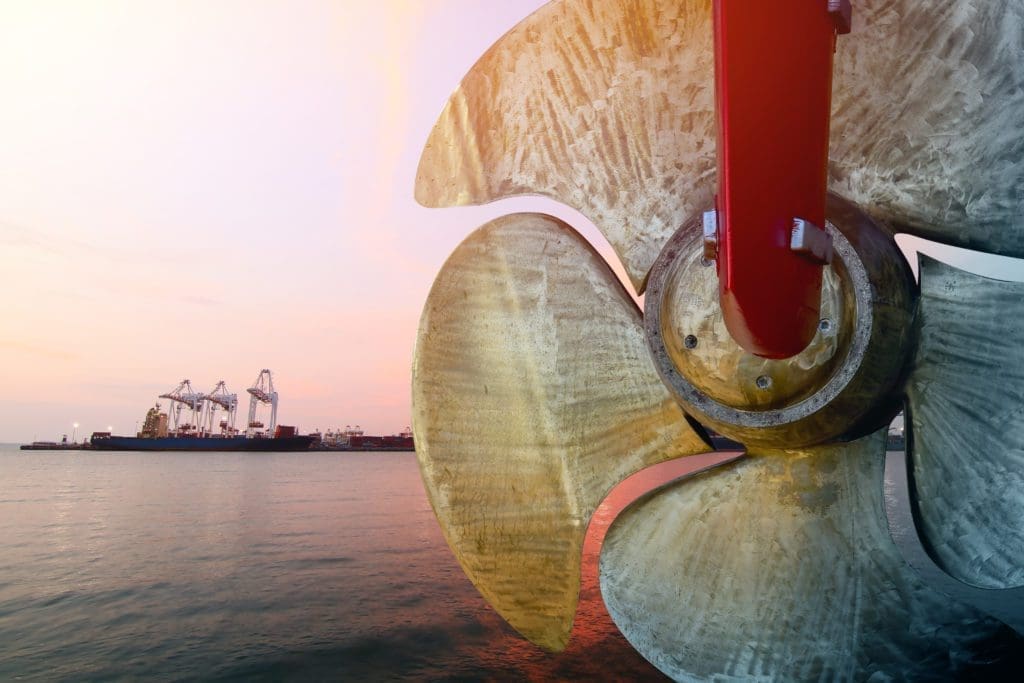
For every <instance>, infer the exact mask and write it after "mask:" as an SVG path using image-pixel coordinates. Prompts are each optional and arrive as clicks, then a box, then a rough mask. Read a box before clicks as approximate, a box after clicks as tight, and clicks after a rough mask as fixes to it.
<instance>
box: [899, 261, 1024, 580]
mask: <svg viewBox="0 0 1024 683" xmlns="http://www.w3.org/2000/svg"><path fill="white" fill-rule="evenodd" d="M920 273H921V304H920V313H919V315H920V320H921V330H920V335H921V339H920V345H919V348H918V352H917V357H916V360H915V363H914V369H913V372H912V374H911V379H910V383H909V386H908V400H909V407H910V411H909V412H910V418H911V420H910V421H909V426H910V427H911V437H912V438H911V441H910V442H909V443H910V448H909V450H910V453H911V456H912V459H913V464H914V469H913V483H914V491H915V502H916V506H917V510H918V514H919V517H920V523H921V527H922V528H921V531H922V533H923V535H924V536H925V539H926V541H927V544H928V546H929V549H930V550H931V552H932V554H933V556H934V557H935V559H936V561H937V562H938V563H939V564H940V565H942V567H943V568H944V569H945V570H946V571H948V572H949V573H951V574H952V575H953V576H955V577H956V578H958V579H960V580H961V581H964V582H966V583H969V584H973V585H976V586H983V587H988V588H1007V587H1012V586H1021V585H1024V284H1022V283H1018V282H1002V281H998V280H990V279H988V278H984V277H980V276H978V275H972V274H971V273H967V272H964V271H962V270H959V269H957V268H954V267H952V266H948V265H946V264H944V263H940V262H939V261H935V260H933V259H930V258H927V257H921V260H920Z"/></svg>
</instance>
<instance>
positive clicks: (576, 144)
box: [416, 0, 715, 291]
mask: <svg viewBox="0 0 1024 683" xmlns="http://www.w3.org/2000/svg"><path fill="white" fill-rule="evenodd" d="M711 41H712V33H711V5H710V2H708V1H707V0H682V1H681V2H680V1H678V0H672V1H671V2H669V1H667V0H637V1H631V2H596V3H595V2H583V1H580V0H556V1H555V2H551V3H549V4H547V5H545V6H544V7H542V8H540V9H539V10H537V11H536V12H534V13H533V14H532V15H530V16H529V17H527V18H526V19H525V20H523V21H522V22H521V23H520V24H519V25H518V26H516V27H515V28H513V29H512V30H511V31H509V32H508V33H507V34H505V36H504V37H503V38H501V40H499V41H498V42H497V43H495V44H494V45H493V46H492V47H491V49H490V50H488V51H487V53H486V54H484V56H483V57H481V58H480V60H479V61H478V62H477V63H476V65H475V66H474V67H473V68H472V69H471V70H470V72H469V73H468V74H467V75H466V77H465V78H464V79H463V81H462V83H461V84H460V85H459V88H458V89H457V90H456V91H455V93H454V94H453V95H452V97H451V99H450V100H449V102H448V104H447V106H446V107H445V109H444V112H443V113H442V114H441V117H440V119H439V120H438V122H437V124H436V125H435V127H434V130H433V131H432V132H431V134H430V139H429V140H428V141H427V145H426V148H425V149H424V151H423V156H422V158H421V159H420V166H419V172H418V175H417V178H416V199H417V200H418V201H419V202H420V203H422V204H424V205H426V206H452V205H462V204H482V203H486V202H489V201H493V200H495V199H500V198H502V197H508V196H512V195H519V194H540V195H545V196H548V197H552V198H554V199H557V200H559V201H561V202H564V203H566V204H569V205H571V206H573V207H574V208H576V209H578V210H579V211H581V212H582V213H583V214H584V215H585V216H587V217H588V218H589V219H590V220H592V221H594V223H595V224H596V225H597V227H598V229H600V230H601V232H602V233H603V234H604V236H605V237H606V238H607V239H608V241H609V242H610V243H611V245H612V247H613V248H614V249H615V252H616V254H617V255H618V256H619V259H620V260H621V261H622V264H623V266H624V267H625V269H626V272H627V273H628V274H629V277H630V280H631V281H632V283H633V285H634V287H636V288H637V291H640V290H641V289H642V283H643V282H644V279H645V277H646V275H647V271H648V270H650V267H651V264H653V263H654V260H655V259H656V258H657V256H658V252H659V251H660V250H661V247H662V245H663V244H664V243H665V242H666V241H667V240H668V238H669V237H671V236H672V233H673V232H675V230H676V229H677V228H678V227H679V226H680V225H682V223H683V221H685V220H686V219H687V218H688V217H689V216H691V215H693V214H694V213H695V212H696V211H698V210H703V209H705V208H706V207H707V206H710V204H711V202H712V193H713V192H714V183H713V178H714V172H715V134H714V132H715V131H714V58H713V55H712V50H711Z"/></svg>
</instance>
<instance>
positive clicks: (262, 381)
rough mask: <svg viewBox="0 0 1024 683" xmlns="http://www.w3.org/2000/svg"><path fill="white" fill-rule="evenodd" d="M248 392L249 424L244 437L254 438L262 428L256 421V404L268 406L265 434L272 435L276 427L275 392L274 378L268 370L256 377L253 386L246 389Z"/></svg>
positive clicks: (260, 423)
mask: <svg viewBox="0 0 1024 683" xmlns="http://www.w3.org/2000/svg"><path fill="white" fill-rule="evenodd" d="M246 391H248V392H249V422H248V426H247V427H246V432H245V434H246V436H249V437H252V436H255V435H256V433H257V430H259V429H262V428H263V423H262V422H259V421H258V420H257V419H256V407H257V404H258V403H265V404H269V405H270V424H269V425H268V426H267V434H269V435H271V436H272V435H273V434H274V427H276V426H277V392H276V391H274V378H273V377H272V376H271V374H270V370H267V369H266V368H264V369H263V370H260V374H259V375H258V376H257V377H256V381H255V382H253V385H252V386H251V387H249V388H248V389H246Z"/></svg>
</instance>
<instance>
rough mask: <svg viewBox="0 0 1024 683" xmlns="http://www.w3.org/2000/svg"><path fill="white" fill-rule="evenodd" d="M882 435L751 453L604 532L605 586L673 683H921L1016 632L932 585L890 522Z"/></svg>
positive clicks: (643, 503) (1009, 644) (985, 659)
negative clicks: (779, 682) (910, 561)
mask: <svg viewBox="0 0 1024 683" xmlns="http://www.w3.org/2000/svg"><path fill="white" fill-rule="evenodd" d="M884 451H885V444H884V434H883V433H881V432H879V433H875V434H872V435H870V436H868V437H864V438H863V439H860V440H859V441H856V442H852V443H849V444H844V445H837V446H823V447H817V448H814V449H809V450H803V451H789V452H783V451H762V452H757V453H753V454H751V455H750V456H749V457H747V458H744V459H742V460H739V461H736V462H735V463H733V464H730V465H725V466H722V467H719V468H717V469H715V470H712V471H710V472H707V473H705V474H700V475H697V476H694V477H691V478H686V479H682V480H679V481H677V482H674V483H672V484H668V485H666V486H664V487H662V488H661V489H657V490H655V491H653V492H651V493H649V494H647V495H646V496H645V497H643V498H640V499H639V500H638V501H636V502H634V503H633V504H632V505H631V506H630V507H628V508H627V509H626V510H625V511H624V512H623V513H622V514H621V515H620V516H619V517H618V518H617V519H616V520H615V522H613V524H612V526H611V528H610V529H609V531H608V534H607V536H606V537H605V542H604V546H603V548H602V552H601V590H602V593H603V595H604V599H605V604H606V605H607V606H608V611H609V613H610V614H611V615H612V618H613V619H614V620H615V623H616V624H617V625H618V627H619V629H620V630H621V631H622V632H623V634H625V636H626V638H627V639H628V640H629V641H630V642H631V643H632V645H633V646H634V647H635V648H636V649H637V650H639V651H640V653H641V654H643V655H644V656H645V657H646V658H647V659H648V660H650V661H651V662H652V663H653V664H654V665H655V666H657V667H658V668H659V669H661V670H662V671H663V672H665V673H666V674H668V675H669V676H671V677H673V678H675V679H678V680H710V679H714V680H726V679H729V680H732V679H740V680H751V679H757V680H775V679H787V680H868V679H871V680H875V678H876V677H877V678H878V680H893V679H896V680H922V679H931V678H934V677H935V675H936V673H937V672H938V673H939V674H941V675H942V676H946V677H952V676H953V675H954V674H956V673H957V672H961V673H963V672H965V671H967V670H969V669H970V668H971V667H973V666H975V665H981V664H986V663H990V662H992V661H993V660H996V661H998V660H999V659H1000V658H1001V657H1009V656H1010V655H1011V653H1012V652H1013V648H1014V647H1016V648H1020V646H1021V642H1020V641H1021V639H1020V638H1019V637H1018V636H1016V634H1014V633H1013V632H1012V631H1010V630H1009V629H1007V628H1006V627H1005V626H1004V625H1002V624H1001V623H1000V622H997V621H995V620H994V619H991V618H988V617H986V616H983V615H982V614H981V613H979V612H976V611H975V610H973V609H972V608H969V607H966V606H963V605H961V604H959V603H956V602H954V601H951V600H950V599H949V598H947V597H946V596H944V595H942V594H941V593H938V592H936V591H934V590H932V589H931V588H930V587H929V586H928V585H926V584H925V583H924V582H923V581H922V580H921V579H920V577H919V576H918V575H917V573H916V572H915V571H914V570H913V569H912V568H911V567H910V566H909V565H907V564H906V563H905V562H904V560H903V558H902V557H901V555H900V553H899V550H898V549H897V547H896V546H895V544H894V543H893V541H892V539H891V538H890V536H889V533H888V530H887V528H886V518H885V511H884V508H883V498H882V496H883V471H884Z"/></svg>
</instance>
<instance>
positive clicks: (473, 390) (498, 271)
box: [413, 214, 713, 650]
mask: <svg viewBox="0 0 1024 683" xmlns="http://www.w3.org/2000/svg"><path fill="white" fill-rule="evenodd" d="M413 430H414V432H415V438H416V451H417V454H418V457H419V461H420V468H421V470H422V473H423V479H424V483H425V484H426V488H427V493H428V495H429V497H430V501H431V504H432V505H433V507H434V512H435V513H436V514H437V517H438V520H439V521H440V523H441V528H442V529H443V531H444V533H445V536H446V537H447V539H448V543H449V545H450V546H451V547H452V550H453V551H454V552H455V555H456V557H457V558H458V560H459V562H460V563H461V565H462V568H463V569H464V570H465V572H466V574H467V575H468V576H469V578H470V580H472V581H473V583H474V584H475V585H476V587H477V588H478V589H479V591H480V592H481V593H482V594H483V596H484V597H485V598H487V600H488V601H489V602H490V603H491V605H492V606H493V607H494V608H495V609H496V610H497V611H498V612H499V613H500V614H501V615H502V616H503V617H504V618H505V619H506V620H507V621H508V622H509V623H510V624H511V625H512V626H513V627H514V628H515V629H516V630H518V631H519V632H520V633H522V634H523V635H524V636H526V637H527V638H529V639H530V640H532V641H533V642H534V643H536V644H538V645H541V646H543V647H545V648H548V649H551V650H560V649H562V648H564V647H565V644H566V642H567V641H568V637H569V632H570V630H571V627H572V621H573V616H574V614H575V612H576V603H577V598H578V594H579V585H580V577H579V574H580V562H581V559H582V547H583V541H584V537H585V534H586V531H587V524H588V522H589V520H590V516H591V514H592V513H593V512H594V510H595V509H596V508H597V506H598V504H599V503H600V502H601V500H602V499H603V498H604V496H605V495H606V494H607V493H608V491H609V490H610V489H611V488H612V487H613V486H615V485H616V484H618V483H619V482H620V481H622V480H623V479H625V478H626V477H628V476H629V475H631V474H633V473H634V472H637V471H639V470H640V469H642V468H644V467H645V466H647V465H651V464H654V463H657V462H662V461H665V460H669V459H672V458H676V457H679V456H683V455H688V454H696V453H706V452H708V451H711V450H713V449H712V448H711V446H710V445H709V444H708V443H707V442H705V441H704V439H703V438H702V437H700V436H698V435H697V433H696V432H694V430H693V429H692V428H691V427H690V425H689V423H688V422H687V420H686V418H685V416H684V414H683V413H682V411H681V410H680V408H679V407H678V405H677V404H676V403H675V401H674V400H673V399H672V398H671V397H670V395H669V393H668V391H667V390H666V389H665V387H664V385H662V383H661V381H660V380H659V379H658V375H657V374H656V372H655V370H654V366H653V363H652V361H651V359H650V355H649V354H648V352H647V346H646V342H645V340H644V333H643V329H642V326H641V321H640V312H639V310H638V309H637V307H636V304H635V303H634V302H633V300H632V299H631V298H630V296H629V295H628V294H627V293H626V290H625V289H624V288H623V286H622V284H621V283H620V282H619V281H618V279H617V278H616V277H615V275H614V274H613V273H612V271H611V270H610V269H609V268H608V265H607V264H606V263H605V262H604V260H603V259H602V258H601V257H600V256H599V255H598V254H597V252H596V251H594V249H593V248H592V247H591V246H590V245H589V244H588V243H587V242H586V241H585V240H584V239H583V238H582V237H580V236H579V235H578V234H577V233H576V232H575V231H573V230H572V228H570V227H569V226H567V225H566V224H564V223H562V222H561V221H558V220H557V219H554V218H551V217H548V216H542V215H539V214H516V215H512V216H506V217H503V218H500V219H498V220H496V221H493V222H491V223H489V224H487V225H485V226H484V227H482V228H480V229H479V230H477V231H476V232H474V233H473V234H472V235H470V237H469V238H467V239H466V241H465V242H463V243H462V244H461V245H460V246H459V247H458V248H457V249H456V250H455V252H454V253H453V254H452V255H451V257H450V258H449V259H448V262H447V263H446V264H445V266H444V268H443V269H442V270H441V272H440V274H439V275H438V277H437V280H436V281H435V283H434V286H433V289H432V290H431V292H430V296H429V298H428V299H427V303H426V306H425V308H424V311H423V317H422V319H421V321H420V329H419V336H418V339H417V344H416V357H415V361H414V365H413Z"/></svg>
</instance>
